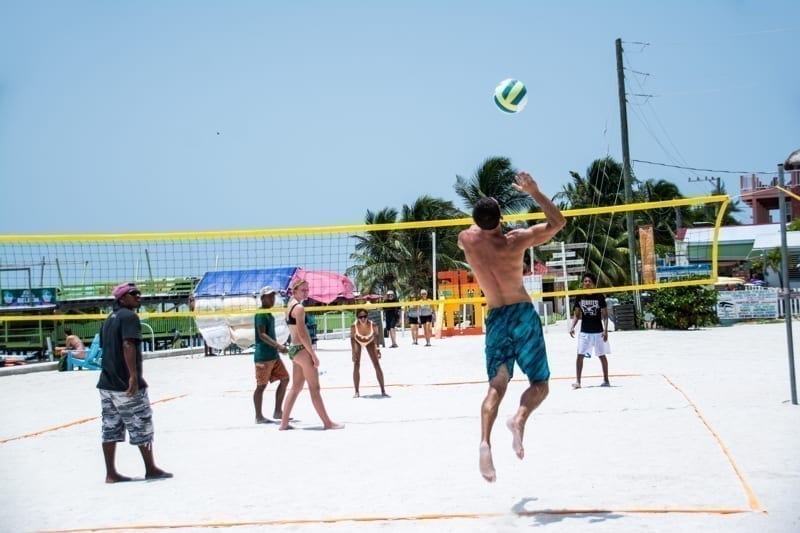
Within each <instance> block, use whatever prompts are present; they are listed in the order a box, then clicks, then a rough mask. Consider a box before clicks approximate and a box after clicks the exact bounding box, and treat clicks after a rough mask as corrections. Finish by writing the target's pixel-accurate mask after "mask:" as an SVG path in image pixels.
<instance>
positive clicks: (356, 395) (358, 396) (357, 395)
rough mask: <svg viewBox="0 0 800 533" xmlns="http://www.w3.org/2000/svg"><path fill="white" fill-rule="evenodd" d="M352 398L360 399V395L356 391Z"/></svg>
mask: <svg viewBox="0 0 800 533" xmlns="http://www.w3.org/2000/svg"><path fill="white" fill-rule="evenodd" d="M353 398H361V395H360V394H359V393H358V391H356V393H355V394H353Z"/></svg>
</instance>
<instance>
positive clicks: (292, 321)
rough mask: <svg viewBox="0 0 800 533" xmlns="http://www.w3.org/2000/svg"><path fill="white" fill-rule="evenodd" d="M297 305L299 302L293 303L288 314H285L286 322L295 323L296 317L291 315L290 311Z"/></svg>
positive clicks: (293, 324) (294, 324) (292, 324)
mask: <svg viewBox="0 0 800 533" xmlns="http://www.w3.org/2000/svg"><path fill="white" fill-rule="evenodd" d="M298 305H300V302H295V304H294V305H293V306H292V307H290V308H289V314H288V315H287V316H286V323H287V324H289V325H291V326H296V325H297V319H296V318H295V317H293V316H292V311H294V308H295V307H297V306H298Z"/></svg>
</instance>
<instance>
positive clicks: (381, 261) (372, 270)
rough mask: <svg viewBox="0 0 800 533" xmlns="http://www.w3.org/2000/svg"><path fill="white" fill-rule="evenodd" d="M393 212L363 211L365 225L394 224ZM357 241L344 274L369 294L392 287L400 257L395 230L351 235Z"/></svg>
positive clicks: (400, 248)
mask: <svg viewBox="0 0 800 533" xmlns="http://www.w3.org/2000/svg"><path fill="white" fill-rule="evenodd" d="M397 215H398V213H397V210H396V209H394V208H391V207H386V208H384V209H382V210H380V211H378V212H377V213H373V212H372V211H369V210H367V214H366V217H365V218H364V223H365V224H375V225H377V224H392V223H395V222H397ZM352 237H353V238H354V239H355V240H356V241H357V242H356V245H355V251H354V252H353V253H352V254H351V255H350V259H351V260H352V261H353V265H352V266H351V267H350V268H348V269H347V270H346V271H345V274H346V275H347V276H350V277H351V278H353V279H354V280H355V282H356V286H357V287H360V288H361V289H362V290H364V291H366V292H368V293H371V292H375V290H376V289H378V288H381V289H383V291H385V290H388V289H390V288H392V287H393V284H394V282H395V281H396V280H397V279H398V278H399V271H398V262H397V258H398V257H399V256H401V255H402V248H403V246H402V242H401V239H400V235H399V233H398V232H397V231H395V230H383V231H368V232H366V233H365V234H363V235H353V236H352Z"/></svg>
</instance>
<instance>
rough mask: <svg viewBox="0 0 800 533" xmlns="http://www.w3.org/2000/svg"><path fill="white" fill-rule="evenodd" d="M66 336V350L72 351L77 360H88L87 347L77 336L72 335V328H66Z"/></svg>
mask: <svg viewBox="0 0 800 533" xmlns="http://www.w3.org/2000/svg"><path fill="white" fill-rule="evenodd" d="M64 334H65V335H66V336H67V339H66V341H64V344H65V348H64V349H65V350H72V356H73V357H75V358H76V359H86V345H85V344H83V341H82V340H81V338H80V337H78V336H77V335H74V334H73V333H72V329H71V328H64Z"/></svg>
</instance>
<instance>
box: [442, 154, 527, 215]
mask: <svg viewBox="0 0 800 533" xmlns="http://www.w3.org/2000/svg"><path fill="white" fill-rule="evenodd" d="M516 176H517V171H516V170H515V169H514V168H513V167H512V166H511V160H510V159H508V158H507V157H490V158H488V159H486V160H485V161H484V162H483V163H481V164H480V166H478V168H477V169H476V170H475V174H473V176H472V178H471V179H469V180H467V179H466V178H463V177H461V176H458V175H456V184H455V185H454V186H453V188H454V189H455V191H456V194H457V195H458V196H460V197H461V199H462V200H464V206H465V207H466V208H468V209H469V210H472V208H473V207H475V204H476V203H477V202H478V200H480V199H481V198H484V197H486V196H490V197H492V198H494V199H495V200H497V203H498V204H500V209H501V210H502V211H503V212H504V213H506V214H512V213H519V212H524V211H525V210H526V209H527V208H528V207H529V206H530V205H531V198H530V196H528V195H527V194H525V193H523V192H520V191H518V190H516V189H515V188H513V187H512V186H511V184H512V183H514V180H515V178H516Z"/></svg>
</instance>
